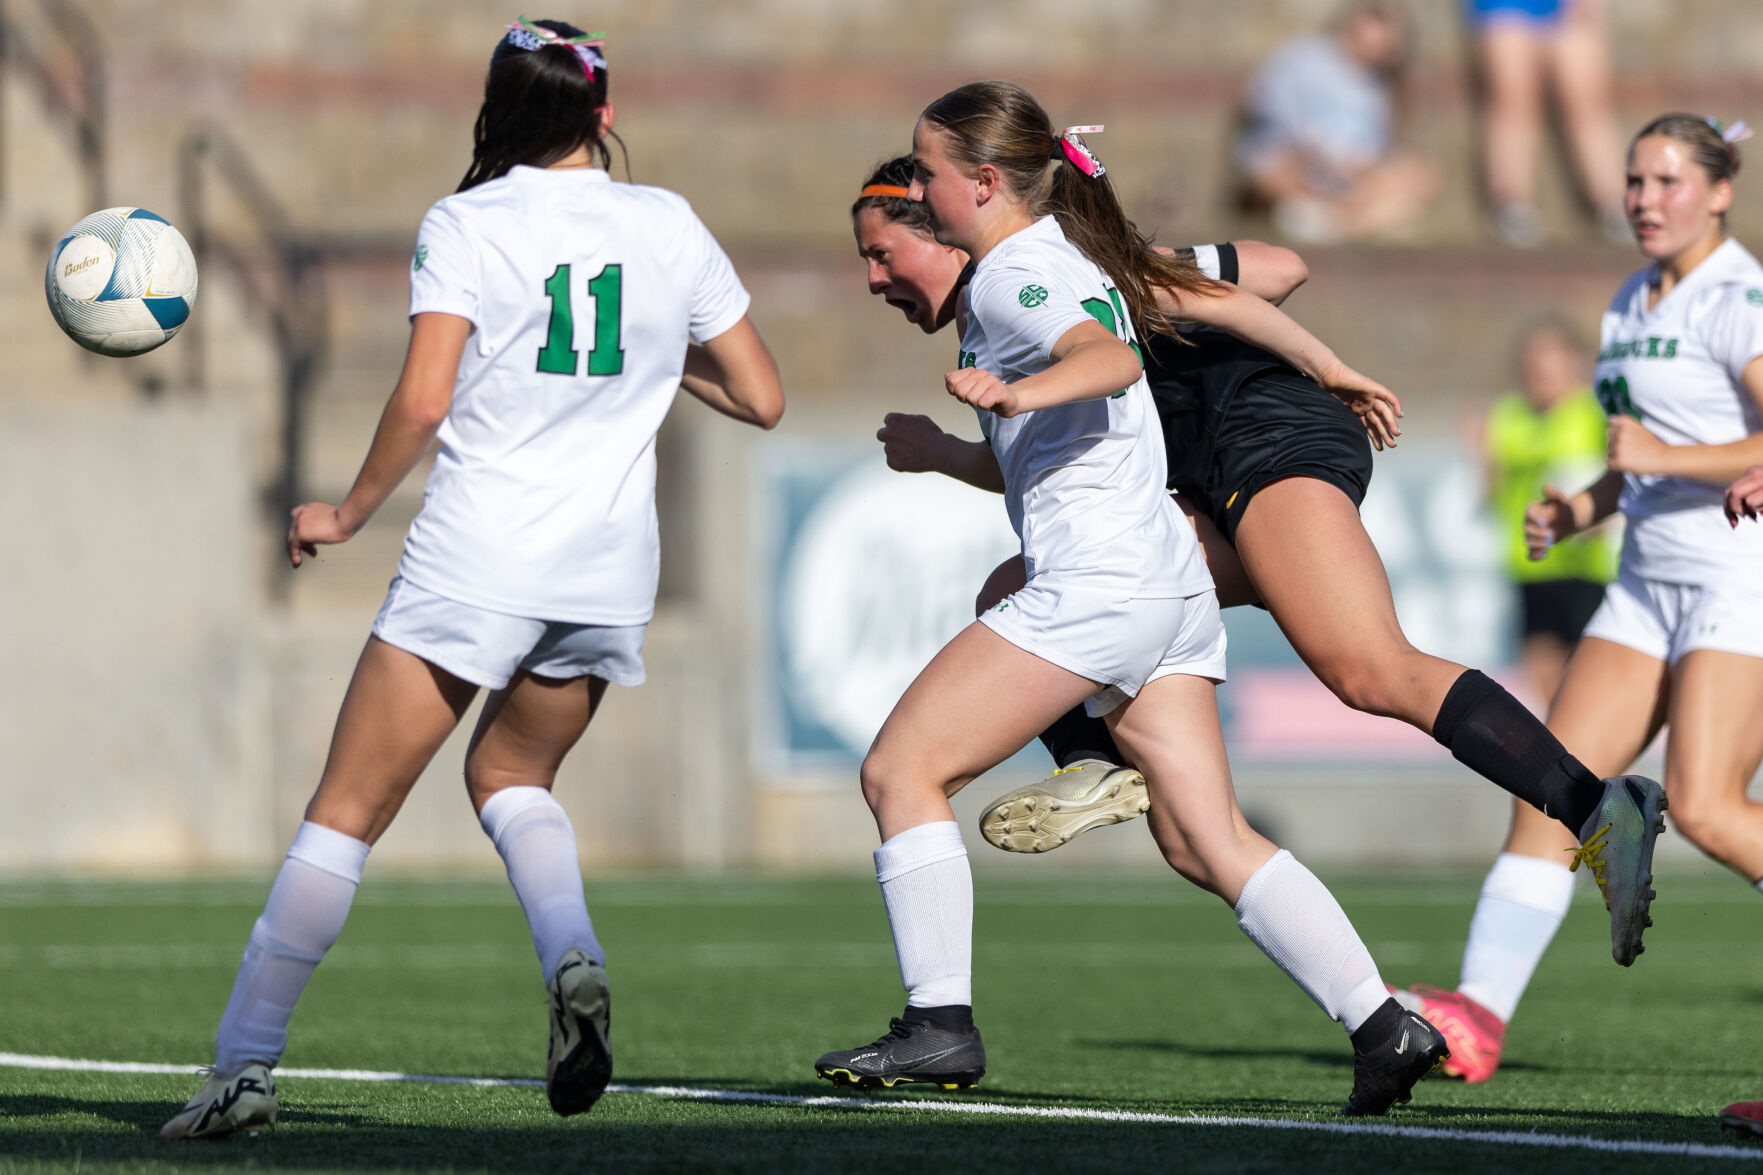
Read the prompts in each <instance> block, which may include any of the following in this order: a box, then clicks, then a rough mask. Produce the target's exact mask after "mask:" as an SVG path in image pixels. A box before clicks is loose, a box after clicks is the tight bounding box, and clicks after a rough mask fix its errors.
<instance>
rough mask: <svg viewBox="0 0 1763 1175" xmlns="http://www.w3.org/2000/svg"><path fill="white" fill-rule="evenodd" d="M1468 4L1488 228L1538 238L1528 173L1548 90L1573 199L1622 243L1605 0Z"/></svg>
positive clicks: (1512, 239) (1532, 176)
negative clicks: (1575, 185) (1575, 186)
mask: <svg viewBox="0 0 1763 1175" xmlns="http://www.w3.org/2000/svg"><path fill="white" fill-rule="evenodd" d="M1468 6H1469V20H1470V26H1471V32H1472V34H1473V36H1474V39H1475V53H1476V58H1477V64H1478V65H1479V66H1480V70H1481V81H1482V88H1483V111H1482V120H1481V158H1482V168H1483V173H1484V179H1485V181H1486V183H1487V195H1488V203H1489V205H1490V209H1491V211H1492V213H1493V218H1494V227H1495V228H1496V229H1497V230H1498V232H1499V234H1500V235H1501V236H1502V237H1504V238H1505V239H1506V241H1507V243H1509V244H1512V245H1516V246H1518V247H1520V248H1527V249H1528V248H1533V247H1535V246H1536V245H1539V244H1541V243H1542V240H1543V235H1544V233H1543V222H1542V217H1541V216H1540V215H1538V213H1537V206H1536V172H1537V154H1538V151H1539V149H1540V147H1541V145H1542V138H1543V91H1544V89H1545V88H1548V89H1550V90H1552V91H1553V93H1554V98H1555V103H1556V105H1557V108H1558V109H1559V112H1560V117H1561V130H1562V134H1563V136H1564V137H1565V139H1566V146H1567V148H1568V151H1569V152H1570V154H1571V156H1572V160H1573V170H1574V174H1575V175H1576V176H1577V177H1578V180H1579V189H1580V194H1581V196H1582V198H1583V199H1584V201H1585V202H1586V204H1587V205H1588V206H1589V207H1590V209H1591V211H1592V212H1593V213H1594V214H1595V215H1596V217H1597V219H1598V224H1599V225H1600V227H1601V228H1602V230H1603V232H1604V235H1605V236H1606V237H1608V238H1609V239H1610V240H1612V241H1616V242H1620V243H1623V244H1626V243H1628V241H1629V240H1630V237H1629V232H1628V223H1627V221H1626V220H1625V219H1624V217H1623V213H1622V185H1621V183H1620V181H1621V179H1622V141H1621V136H1620V132H1619V131H1618V130H1617V127H1616V114H1615V108H1614V103H1613V101H1612V98H1611V79H1610V45H1609V39H1608V35H1607V32H1606V29H1605V20H1604V0H1468Z"/></svg>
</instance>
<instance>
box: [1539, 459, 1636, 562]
mask: <svg viewBox="0 0 1763 1175" xmlns="http://www.w3.org/2000/svg"><path fill="white" fill-rule="evenodd" d="M1621 497H1622V474H1621V472H1620V471H1618V470H1615V469H1610V470H1606V471H1605V473H1604V476H1603V477H1600V478H1599V479H1598V480H1597V481H1595V482H1593V483H1592V484H1591V485H1589V486H1587V487H1586V488H1585V489H1583V490H1581V491H1579V493H1577V494H1571V495H1569V494H1564V493H1562V492H1561V491H1560V490H1558V489H1556V488H1555V487H1554V486H1544V487H1543V497H1542V500H1541V501H1540V502H1532V503H1531V504H1530V506H1529V507H1527V508H1526V509H1525V511H1524V545H1525V547H1526V548H1528V549H1529V552H1530V557H1531V558H1532V559H1541V558H1542V557H1543V556H1544V555H1546V554H1548V553H1549V548H1550V547H1552V546H1554V545H1555V544H1556V543H1558V542H1560V541H1561V540H1562V539H1564V538H1567V537H1568V536H1570V535H1576V534H1579V533H1580V532H1581V531H1586V530H1590V529H1591V528H1592V527H1594V526H1596V525H1598V523H1600V522H1602V521H1604V519H1606V518H1608V517H1610V516H1611V515H1612V514H1614V513H1616V504H1617V502H1618V501H1619V500H1620V499H1621Z"/></svg>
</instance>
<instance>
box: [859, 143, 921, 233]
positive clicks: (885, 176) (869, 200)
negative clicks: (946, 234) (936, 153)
mask: <svg viewBox="0 0 1763 1175" xmlns="http://www.w3.org/2000/svg"><path fill="white" fill-rule="evenodd" d="M874 184H883V185H886V186H887V187H890V188H907V187H910V186H911V185H912V156H910V155H896V156H894V158H892V159H890V160H888V161H887V162H886V163H880V164H877V165H876V168H875V170H874V171H872V172H870V173H869V178H868V179H866V180H864V181H863V186H864V187H866V188H867V187H870V186H871V185H874ZM865 208H874V209H876V210H877V211H879V212H880V213H881V214H882V215H883V216H885V217H887V218H888V219H889V220H890V221H892V222H893V223H895V224H903V225H905V226H906V227H907V228H909V229H911V230H913V231H914V232H919V233H923V234H924V235H925V236H929V235H930V209H929V208H928V207H926V206H925V205H924V204H923V203H921V202H920V201H917V200H908V199H907V198H906V197H904V196H859V197H857V202H856V203H854V204H852V205H851V220H852V221H853V222H855V221H856V219H857V214H858V213H859V212H862V211H863V210H864V209H865Z"/></svg>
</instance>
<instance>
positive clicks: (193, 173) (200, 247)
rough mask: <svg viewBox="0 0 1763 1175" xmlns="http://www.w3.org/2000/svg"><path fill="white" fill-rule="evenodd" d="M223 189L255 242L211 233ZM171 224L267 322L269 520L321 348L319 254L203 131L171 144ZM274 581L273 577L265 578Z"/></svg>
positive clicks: (196, 367) (233, 146)
mask: <svg viewBox="0 0 1763 1175" xmlns="http://www.w3.org/2000/svg"><path fill="white" fill-rule="evenodd" d="M212 182H219V183H220V184H222V185H224V187H225V189H226V191H227V193H228V195H229V196H230V197H231V200H232V202H233V203H234V204H235V205H236V206H237V207H238V208H239V209H240V210H241V211H242V212H243V214H244V219H245V220H246V221H247V222H248V223H249V226H250V235H251V236H252V237H254V238H255V239H254V240H253V241H250V242H241V241H238V240H235V239H231V238H229V237H226V236H223V235H221V234H220V233H218V232H216V231H215V228H214V224H213V219H212V216H211V213H212V209H211V208H210V207H209V194H210V184H211V183H212ZM178 193H179V204H180V214H179V220H180V222H181V225H182V229H183V232H184V234H185V236H186V238H187V239H188V240H189V242H190V250H191V252H193V253H194V254H195V255H196V267H197V271H198V272H202V271H204V270H205V268H206V267H207V266H208V265H209V264H210V263H212V262H218V263H220V264H222V265H224V266H225V267H226V269H227V271H228V272H229V273H230V274H231V275H232V277H233V278H234V279H235V280H236V281H237V282H238V283H239V287H240V289H241V290H242V291H243V294H244V299H245V305H246V307H247V308H248V309H250V310H251V311H253V312H255V313H257V314H258V315H260V316H262V317H263V318H264V319H266V320H267V321H268V323H269V328H270V334H271V339H272V341H273V343H274V345H275V351H276V358H277V360H278V366H279V368H280V375H281V407H282V414H281V445H280V448H281V468H280V470H279V471H278V472H277V475H276V478H275V481H274V483H273V485H272V486H271V487H270V489H269V492H268V494H267V498H268V501H267V503H266V505H267V506H268V508H269V509H270V511H271V512H272V514H271V517H272V519H273V520H274V521H275V523H276V525H278V526H280V525H285V523H286V520H287V517H288V512H289V511H290V510H292V509H293V508H294V507H295V506H296V505H298V504H299V503H300V501H301V500H302V498H301V484H300V470H301V464H302V461H303V458H304V456H305V448H306V415H307V408H308V403H309V401H310V399H311V393H312V388H313V386H314V385H315V384H316V383H317V382H318V378H319V376H320V374H321V373H322V371H323V368H324V363H325V359H326V357H327V355H328V353H329V350H330V300H329V297H328V296H327V293H326V290H325V282H324V253H325V249H324V247H323V245H322V243H321V242H320V241H319V240H317V239H316V238H314V237H312V236H310V235H307V234H303V233H300V232H298V231H296V230H295V229H294V227H293V224H292V222H291V221H290V219H289V218H288V214H287V212H286V210H285V209H283V207H282V205H281V202H280V201H279V200H277V199H276V197H275V194H274V193H273V192H272V191H270V189H269V186H268V185H267V184H266V183H264V181H263V178H262V176H261V175H259V174H258V172H257V170H256V169H255V168H254V167H252V166H251V163H250V161H249V160H248V159H247V158H246V157H245V154H244V151H243V150H242V149H241V148H240V147H239V145H238V142H237V141H236V140H234V139H233V138H232V137H231V136H230V135H228V134H227V133H226V132H225V131H223V130H221V129H219V128H218V127H207V128H204V129H201V130H197V131H193V132H191V133H190V134H188V135H186V136H185V137H184V140H183V142H182V143H181V144H179V147H178ZM201 323H202V317H201V316H200V315H192V316H191V318H190V322H189V323H188V325H186V326H185V327H184V333H185V335H186V336H191V335H193V336H195V337H193V338H191V337H186V339H185V345H184V347H183V354H184V382H185V384H186V385H187V386H188V387H189V388H190V389H191V390H192V391H196V392H201V391H205V390H206V389H207V383H208V372H207V361H206V360H207V349H206V347H205V346H204V345H203V344H204V341H205V340H204V331H203V329H202V326H201ZM271 582H272V583H281V582H282V579H281V577H277V578H276V579H272V580H271Z"/></svg>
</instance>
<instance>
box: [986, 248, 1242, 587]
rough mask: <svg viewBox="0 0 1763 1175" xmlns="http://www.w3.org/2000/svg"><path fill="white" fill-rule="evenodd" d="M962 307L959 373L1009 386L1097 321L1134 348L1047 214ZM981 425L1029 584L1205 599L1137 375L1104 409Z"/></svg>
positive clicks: (997, 252) (1126, 323)
mask: <svg viewBox="0 0 1763 1175" xmlns="http://www.w3.org/2000/svg"><path fill="white" fill-rule="evenodd" d="M967 299H968V311H969V314H968V322H967V329H966V330H965V331H963V333H962V336H961V350H962V355H961V359H960V362H961V365H962V366H963V367H979V368H982V369H984V370H986V371H990V372H991V373H992V374H994V375H996V376H997V377H998V378H999V379H1002V380H1003V381H1004V382H1006V383H1012V382H1014V381H1016V380H1019V379H1022V378H1023V377H1025V376H1029V375H1033V374H1035V373H1036V372H1039V371H1043V370H1045V369H1046V368H1047V367H1048V366H1049V365H1050V364H1051V362H1052V351H1053V347H1054V345H1055V344H1056V343H1057V342H1058V341H1059V337H1060V336H1061V335H1063V334H1064V333H1065V332H1066V331H1068V330H1070V329H1071V328H1072V327H1074V326H1076V325H1077V324H1079V323H1081V322H1086V321H1089V320H1090V319H1092V318H1093V319H1095V320H1097V321H1099V322H1101V323H1102V325H1104V326H1106V327H1108V328H1109V329H1111V330H1112V331H1114V333H1115V334H1116V335H1117V336H1118V337H1120V338H1121V339H1122V340H1124V341H1126V342H1128V343H1131V344H1133V346H1134V348H1135V349H1137V343H1136V341H1135V339H1134V334H1133V325H1132V321H1131V319H1130V318H1129V317H1128V315H1127V314H1126V310H1125V306H1124V305H1123V304H1122V302H1121V300H1120V295H1119V294H1118V293H1117V292H1116V291H1115V290H1114V289H1113V287H1112V285H1111V283H1110V282H1109V280H1108V277H1107V275H1106V274H1105V273H1103V272H1102V270H1101V269H1100V268H1098V267H1097V266H1096V265H1095V264H1094V263H1093V262H1091V261H1090V260H1089V259H1088V258H1086V257H1084V255H1083V254H1082V253H1079V252H1078V251H1077V249H1076V248H1074V247H1073V246H1072V245H1071V244H1070V243H1069V242H1067V241H1066V239H1065V234H1064V233H1063V232H1062V231H1061V230H1060V228H1059V222H1058V221H1057V220H1056V219H1055V218H1053V217H1051V216H1044V217H1042V218H1041V219H1040V220H1038V221H1036V222H1035V224H1034V225H1032V226H1031V227H1029V228H1026V229H1024V230H1022V231H1021V232H1018V233H1016V234H1014V235H1012V236H1010V237H1008V238H1006V239H1005V240H1004V241H1002V242H1001V243H1000V244H999V245H998V246H997V247H996V248H994V249H993V250H992V251H991V252H990V253H988V254H987V255H986V257H985V260H983V261H981V262H980V263H979V265H978V266H977V267H976V269H975V270H974V275H973V280H972V282H971V283H970V284H969V285H968V287H967ZM978 415H979V422H980V429H981V430H982V431H983V432H984V433H985V436H986V440H987V441H988V442H990V444H991V446H992V452H993V453H994V454H995V455H996V456H997V459H998V465H999V467H1000V468H1001V469H1002V470H1003V473H1004V487H1005V488H1004V501H1005V503H1006V505H1007V506H1008V508H1009V511H1010V523H1011V525H1012V526H1013V527H1015V528H1016V533H1017V536H1018V537H1019V538H1021V540H1022V554H1023V558H1024V560H1025V562H1026V563H1027V565H1028V576H1029V579H1030V580H1031V581H1035V580H1039V582H1041V583H1043V584H1046V585H1048V586H1066V587H1074V588H1080V589H1082V590H1084V591H1089V592H1095V593H1118V594H1119V596H1120V597H1121V598H1123V599H1128V598H1159V597H1179V596H1191V595H1195V594H1197V593H1199V592H1205V591H1210V590H1211V589H1212V577H1211V575H1210V574H1208V572H1207V571H1206V565H1205V563H1204V562H1203V561H1202V560H1201V558H1200V551H1199V544H1198V543H1197V542H1196V541H1195V539H1194V533H1193V529H1192V528H1191V527H1190V526H1189V525H1188V523H1187V522H1186V520H1185V519H1183V518H1182V516H1181V512H1180V511H1179V510H1178V509H1177V508H1176V506H1175V504H1174V503H1173V502H1172V501H1170V498H1169V494H1168V492H1167V491H1166V490H1165V489H1164V482H1165V480H1166V478H1167V469H1166V464H1165V457H1164V452H1163V437H1162V431H1161V429H1160V428H1159V426H1158V421H1157V411H1156V408H1155V406H1154V405H1153V404H1152V401H1151V391H1150V388H1149V387H1148V386H1146V384H1145V380H1144V377H1143V376H1142V375H1141V376H1140V377H1139V379H1138V381H1137V382H1136V383H1134V384H1133V385H1132V386H1131V387H1130V388H1127V389H1125V390H1124V391H1122V392H1120V393H1118V394H1117V395H1114V396H1112V397H1109V398H1107V399H1103V400H1085V401H1081V402H1079V403H1075V404H1061V405H1058V406H1055V407H1051V408H1043V409H1040V410H1039V411H1035V412H1024V413H1022V414H1020V415H1018V416H1013V417H1011V418H1009V419H1005V418H1004V417H1001V416H997V415H995V414H993V413H991V412H983V411H982V412H980V413H979V414H978Z"/></svg>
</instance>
